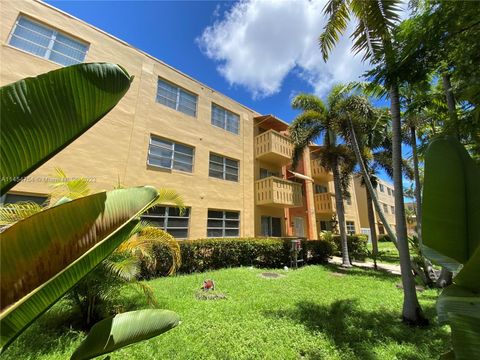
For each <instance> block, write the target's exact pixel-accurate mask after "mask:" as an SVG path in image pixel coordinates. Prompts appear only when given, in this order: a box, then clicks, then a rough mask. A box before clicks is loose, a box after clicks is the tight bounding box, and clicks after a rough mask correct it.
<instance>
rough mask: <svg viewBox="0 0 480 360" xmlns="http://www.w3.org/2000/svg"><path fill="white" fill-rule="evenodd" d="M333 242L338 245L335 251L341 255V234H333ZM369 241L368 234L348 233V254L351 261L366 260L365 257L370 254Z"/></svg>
mask: <svg viewBox="0 0 480 360" xmlns="http://www.w3.org/2000/svg"><path fill="white" fill-rule="evenodd" d="M333 242H334V243H335V246H336V252H335V253H336V254H337V255H341V251H342V245H341V244H340V235H333ZM367 242H368V236H367V235H364V234H356V235H347V244H348V255H349V257H350V261H352V260H365V258H366V257H367V256H368V248H367Z"/></svg>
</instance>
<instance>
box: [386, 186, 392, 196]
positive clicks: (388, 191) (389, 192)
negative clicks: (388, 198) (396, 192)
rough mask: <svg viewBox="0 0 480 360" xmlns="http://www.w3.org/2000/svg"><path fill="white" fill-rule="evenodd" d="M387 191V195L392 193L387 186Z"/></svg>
mask: <svg viewBox="0 0 480 360" xmlns="http://www.w3.org/2000/svg"><path fill="white" fill-rule="evenodd" d="M387 193H388V195H392V190H391V189H390V188H389V187H387Z"/></svg>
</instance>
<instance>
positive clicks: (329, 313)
mask: <svg viewBox="0 0 480 360" xmlns="http://www.w3.org/2000/svg"><path fill="white" fill-rule="evenodd" d="M423 310H424V311H425V315H426V316H427V317H428V318H429V319H433V318H434V316H435V309H434V307H432V306H427V307H424V309H423ZM266 316H270V317H275V318H282V319H285V318H287V319H291V320H293V321H295V322H298V323H301V324H303V325H304V326H305V327H306V329H307V330H308V331H310V332H312V333H314V334H318V333H322V334H323V335H325V336H326V337H327V338H328V339H330V340H331V341H332V342H333V343H334V344H335V347H336V348H337V349H338V350H339V352H340V353H342V354H345V355H346V358H358V359H362V360H363V359H365V360H370V359H371V360H373V359H378V358H379V357H378V355H377V354H375V353H374V351H373V350H374V348H375V347H377V346H382V345H385V344H388V343H397V344H407V345H411V346H412V347H413V348H414V349H415V352H414V353H412V352H410V353H408V352H400V353H398V354H396V358H397V359H404V360H413V359H418V352H417V351H424V352H425V351H426V352H427V353H430V354H438V356H439V354H441V353H443V352H445V351H446V350H447V349H448V348H449V346H450V336H449V334H448V331H447V330H446V329H445V328H441V327H439V326H438V325H437V324H436V323H433V324H432V325H430V326H429V327H426V328H421V329H420V328H413V327H410V326H408V325H405V324H403V323H402V322H401V319H400V314H399V313H394V312H391V311H388V310H386V309H385V310H383V309H380V310H374V311H368V310H364V309H362V308H360V307H359V305H358V302H357V301H356V300H354V299H348V300H337V301H335V302H334V303H333V304H331V305H320V304H316V303H313V302H307V301H302V302H299V303H297V304H296V308H295V309H293V310H290V311H286V312H285V311H272V312H267V313H266ZM314 354H315V349H311V350H310V351H309V352H307V353H306V357H307V358H312V359H313V358H315V356H314ZM424 358H425V357H424Z"/></svg>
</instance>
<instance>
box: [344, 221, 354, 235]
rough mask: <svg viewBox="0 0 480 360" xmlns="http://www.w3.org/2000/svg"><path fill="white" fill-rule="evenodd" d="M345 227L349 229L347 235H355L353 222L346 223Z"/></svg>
mask: <svg viewBox="0 0 480 360" xmlns="http://www.w3.org/2000/svg"><path fill="white" fill-rule="evenodd" d="M345 225H346V227H347V233H349V234H355V222H353V221H346V222H345Z"/></svg>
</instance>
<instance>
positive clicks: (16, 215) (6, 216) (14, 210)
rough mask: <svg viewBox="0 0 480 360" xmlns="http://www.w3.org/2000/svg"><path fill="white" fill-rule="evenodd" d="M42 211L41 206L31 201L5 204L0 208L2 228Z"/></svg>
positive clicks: (0, 224)
mask: <svg viewBox="0 0 480 360" xmlns="http://www.w3.org/2000/svg"><path fill="white" fill-rule="evenodd" d="M42 210H43V207H42V206H41V205H39V204H37V203H34V202H31V201H22V202H17V203H15V204H5V205H3V206H1V207H0V226H5V225H11V224H13V223H15V222H17V221H19V220H23V219H25V218H27V217H29V216H32V215H34V214H36V213H39V212H40V211H42Z"/></svg>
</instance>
